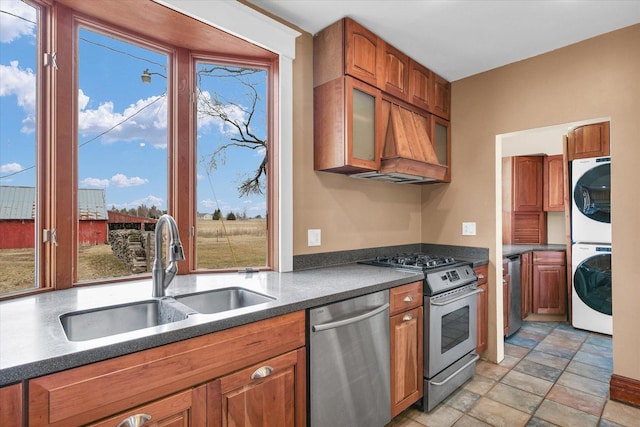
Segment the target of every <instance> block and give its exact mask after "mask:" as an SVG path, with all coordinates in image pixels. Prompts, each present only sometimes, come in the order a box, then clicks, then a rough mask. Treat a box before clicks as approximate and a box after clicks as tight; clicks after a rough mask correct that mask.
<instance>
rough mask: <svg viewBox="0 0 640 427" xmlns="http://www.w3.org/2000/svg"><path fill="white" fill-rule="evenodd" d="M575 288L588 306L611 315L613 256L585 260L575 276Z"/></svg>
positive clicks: (600, 255)
mask: <svg viewBox="0 0 640 427" xmlns="http://www.w3.org/2000/svg"><path fill="white" fill-rule="evenodd" d="M573 287H574V290H575V292H576V294H577V295H578V297H579V298H580V299H581V300H582V302H584V303H585V304H586V305H587V306H589V307H590V308H592V309H593V310H596V311H598V312H600V313H603V314H608V315H611V254H610V253H607V254H599V255H595V256H592V257H589V258H587V259H586V260H584V261H583V262H582V263H580V265H578V267H577V268H576V271H575V273H574V274H573Z"/></svg>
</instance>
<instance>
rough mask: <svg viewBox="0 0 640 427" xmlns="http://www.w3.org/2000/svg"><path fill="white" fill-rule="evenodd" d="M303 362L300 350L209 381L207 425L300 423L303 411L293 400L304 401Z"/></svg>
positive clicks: (303, 423) (299, 424)
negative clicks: (210, 410) (213, 413)
mask: <svg viewBox="0 0 640 427" xmlns="http://www.w3.org/2000/svg"><path fill="white" fill-rule="evenodd" d="M305 364H306V357H305V350H304V349H300V350H297V351H292V352H289V353H287V354H284V355H282V356H278V357H276V358H273V359H270V360H266V361H264V362H261V363H260V364H257V365H254V366H251V367H248V368H246V369H243V370H241V371H238V372H235V373H233V374H230V375H227V376H225V377H222V378H220V379H219V380H216V381H214V382H212V383H211V384H210V385H209V390H210V393H209V403H210V404H209V407H210V408H216V410H215V411H214V412H215V415H213V417H212V416H211V415H210V416H209V422H210V425H221V426H304V425H305V423H306V419H305V417H306V412H305V410H304V408H303V407H302V406H301V405H299V404H296V402H304V401H305V394H306V386H305V384H306V382H305V381H306V379H305ZM218 408H219V409H218ZM218 415H219V417H220V418H219V419H217V417H218ZM214 417H215V418H216V419H211V418H214Z"/></svg>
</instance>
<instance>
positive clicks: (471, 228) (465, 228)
mask: <svg viewBox="0 0 640 427" xmlns="http://www.w3.org/2000/svg"><path fill="white" fill-rule="evenodd" d="M462 235H463V236H475V235H476V223H475V222H463V223H462Z"/></svg>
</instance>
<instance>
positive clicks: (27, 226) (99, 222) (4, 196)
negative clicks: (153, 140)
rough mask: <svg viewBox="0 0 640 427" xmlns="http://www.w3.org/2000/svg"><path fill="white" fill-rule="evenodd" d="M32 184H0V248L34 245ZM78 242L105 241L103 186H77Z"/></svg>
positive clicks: (105, 220) (105, 210) (101, 242)
mask: <svg viewBox="0 0 640 427" xmlns="http://www.w3.org/2000/svg"><path fill="white" fill-rule="evenodd" d="M35 200H36V190H35V188H34V187H19V186H0V249H19V248H33V247H34V246H35V224H34V218H35V203H36V202H35ZM78 209H79V211H78V212H79V218H80V227H79V229H78V242H79V243H80V244H81V245H98V244H103V243H107V231H108V230H107V219H108V218H107V207H106V198H105V191H104V190H103V189H87V188H81V189H79V190H78Z"/></svg>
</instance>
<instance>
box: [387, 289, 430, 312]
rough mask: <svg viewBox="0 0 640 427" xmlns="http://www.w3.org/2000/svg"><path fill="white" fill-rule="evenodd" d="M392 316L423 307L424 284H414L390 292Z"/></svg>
mask: <svg viewBox="0 0 640 427" xmlns="http://www.w3.org/2000/svg"><path fill="white" fill-rule="evenodd" d="M389 300H390V303H391V309H390V314H392V315H393V314H396V313H399V312H401V311H405V310H409V309H411V308H414V307H419V306H421V305H422V282H413V283H409V284H406V285H403V286H398V287H396V288H392V289H391V290H390V291H389Z"/></svg>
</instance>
